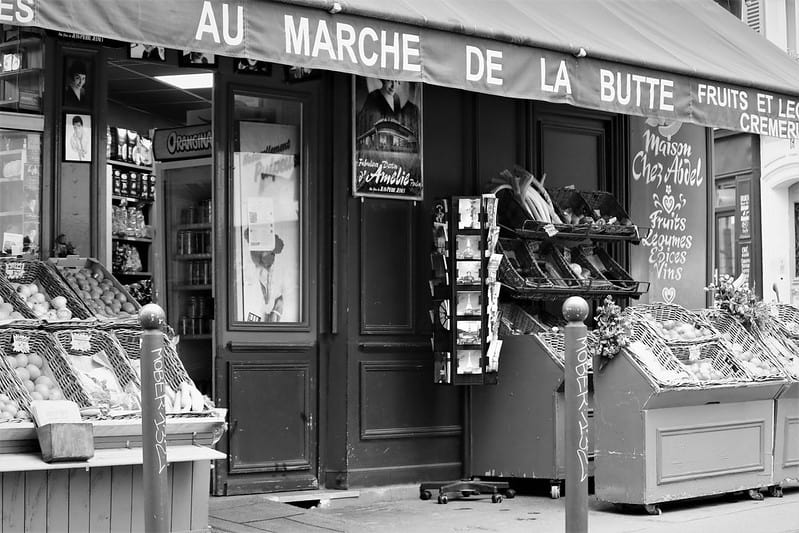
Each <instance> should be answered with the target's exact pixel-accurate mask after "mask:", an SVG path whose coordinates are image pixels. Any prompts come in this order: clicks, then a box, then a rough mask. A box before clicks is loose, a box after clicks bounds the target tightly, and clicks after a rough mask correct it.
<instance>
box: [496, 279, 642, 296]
mask: <svg viewBox="0 0 799 533" xmlns="http://www.w3.org/2000/svg"><path fill="white" fill-rule="evenodd" d="M628 283H629V282H628ZM633 283H634V284H635V286H634V287H632V288H629V289H625V288H622V287H615V286H608V285H604V284H603V285H601V286H595V287H591V286H588V287H586V286H582V287H556V286H551V285H539V286H531V287H529V288H524V289H517V288H514V287H510V286H508V285H503V286H502V290H503V291H507V293H508V294H509V295H510V296H511V297H512V298H516V299H519V300H558V299H562V298H568V297H569V296H582V297H583V298H586V299H589V300H597V299H604V298H605V297H606V296H623V297H627V298H639V297H640V296H641V295H642V294H646V293H647V292H648V291H649V282H648V281H635V282H633Z"/></svg>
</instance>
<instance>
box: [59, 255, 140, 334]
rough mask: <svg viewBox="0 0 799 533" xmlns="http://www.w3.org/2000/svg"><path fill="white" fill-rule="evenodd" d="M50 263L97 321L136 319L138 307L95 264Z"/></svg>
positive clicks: (85, 261) (67, 259)
mask: <svg viewBox="0 0 799 533" xmlns="http://www.w3.org/2000/svg"><path fill="white" fill-rule="evenodd" d="M50 262H51V263H52V264H53V265H54V267H55V269H56V271H57V272H58V273H59V274H60V275H61V277H62V278H63V279H64V281H65V282H66V283H67V284H68V285H69V286H70V287H71V288H72V290H73V291H75V293H76V294H78V295H79V296H80V297H81V299H82V300H83V302H84V303H85V304H86V307H88V308H89V310H90V311H91V312H92V313H93V314H94V315H95V316H96V317H97V318H99V319H101V320H102V319H108V318H111V319H120V318H123V319H124V318H135V317H136V314H137V312H138V311H139V309H140V308H141V306H140V305H139V303H138V302H137V301H136V300H135V299H134V298H133V297H132V296H131V295H130V293H128V291H127V290H126V289H125V287H124V286H123V285H122V284H121V283H120V282H119V281H117V279H116V278H114V276H112V275H111V273H110V272H108V270H106V268H105V267H103V265H102V264H101V263H100V262H99V261H97V260H95V259H91V258H86V257H75V256H70V257H65V258H54V259H50Z"/></svg>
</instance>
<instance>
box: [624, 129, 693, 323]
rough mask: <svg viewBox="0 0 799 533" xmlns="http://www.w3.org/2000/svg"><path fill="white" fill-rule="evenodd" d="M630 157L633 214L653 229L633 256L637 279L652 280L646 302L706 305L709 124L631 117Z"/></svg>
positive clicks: (632, 269) (632, 216)
mask: <svg viewBox="0 0 799 533" xmlns="http://www.w3.org/2000/svg"><path fill="white" fill-rule="evenodd" d="M630 157H631V158H632V160H631V161H630V174H631V175H630V181H629V182H630V207H631V209H630V217H631V218H632V220H635V221H636V222H637V223H638V224H640V225H641V226H650V227H651V228H652V229H651V232H650V233H649V235H648V236H647V237H646V238H645V239H643V240H642V241H641V245H640V246H636V247H633V249H632V256H631V265H632V268H631V273H632V276H633V278H634V279H641V280H645V279H646V280H649V281H650V282H651V285H650V287H649V294H648V295H646V296H644V297H642V302H646V301H648V302H667V303H672V302H673V303H677V304H680V305H682V306H684V307H687V308H689V309H698V308H702V307H705V305H706V297H705V294H706V293H705V291H704V290H703V288H704V287H705V286H706V285H707V284H708V281H707V279H706V277H707V276H706V270H707V269H706V261H707V191H708V177H707V138H706V135H705V129H704V128H703V127H700V126H694V125H692V124H682V123H680V122H664V121H658V120H656V119H644V118H639V117H632V119H631V123H630Z"/></svg>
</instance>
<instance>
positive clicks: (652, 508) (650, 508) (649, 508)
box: [644, 504, 663, 516]
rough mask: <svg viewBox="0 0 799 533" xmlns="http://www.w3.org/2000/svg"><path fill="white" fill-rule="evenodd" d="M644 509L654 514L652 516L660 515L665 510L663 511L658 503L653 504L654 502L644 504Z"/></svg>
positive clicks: (649, 513) (647, 512)
mask: <svg viewBox="0 0 799 533" xmlns="http://www.w3.org/2000/svg"><path fill="white" fill-rule="evenodd" d="M644 511H646V514H648V515H652V516H658V515H660V514H661V513H662V512H663V511H661V510H660V507H658V506H657V505H653V504H646V505H644Z"/></svg>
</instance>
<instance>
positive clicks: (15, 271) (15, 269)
mask: <svg viewBox="0 0 799 533" xmlns="http://www.w3.org/2000/svg"><path fill="white" fill-rule="evenodd" d="M24 275H25V263H18V262H14V263H6V277H7V278H8V279H19V278H21V277H22V276H24Z"/></svg>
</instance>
